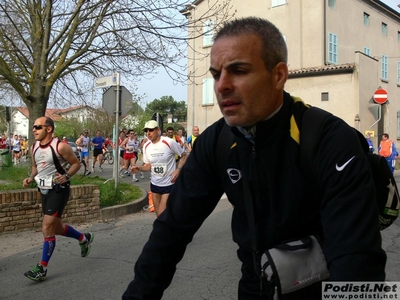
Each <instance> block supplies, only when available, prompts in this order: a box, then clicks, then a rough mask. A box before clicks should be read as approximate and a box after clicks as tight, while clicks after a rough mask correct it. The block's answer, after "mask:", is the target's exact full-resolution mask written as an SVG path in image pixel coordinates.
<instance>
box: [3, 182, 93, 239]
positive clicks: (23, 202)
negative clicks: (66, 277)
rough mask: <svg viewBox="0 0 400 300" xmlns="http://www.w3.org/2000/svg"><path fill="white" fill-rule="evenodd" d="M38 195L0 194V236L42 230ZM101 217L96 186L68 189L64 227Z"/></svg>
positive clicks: (30, 191) (26, 192)
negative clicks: (69, 191) (67, 224)
mask: <svg viewBox="0 0 400 300" xmlns="http://www.w3.org/2000/svg"><path fill="white" fill-rule="evenodd" d="M41 203H42V202H41V193H40V192H39V191H38V190H37V189H24V190H15V191H4V192H0V234H1V233H3V232H11V231H17V230H24V229H37V230H41V225H42V218H43V213H42V204H41ZM99 217H100V189H99V187H98V186H96V185H77V186H71V196H70V199H69V201H68V204H67V206H66V207H65V209H64V213H63V217H62V218H63V221H64V222H65V223H72V224H78V223H84V222H90V221H94V220H98V219H99Z"/></svg>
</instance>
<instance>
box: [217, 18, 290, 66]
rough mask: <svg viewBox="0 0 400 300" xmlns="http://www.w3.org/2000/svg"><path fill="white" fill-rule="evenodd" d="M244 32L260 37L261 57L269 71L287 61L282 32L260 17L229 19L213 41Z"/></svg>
mask: <svg viewBox="0 0 400 300" xmlns="http://www.w3.org/2000/svg"><path fill="white" fill-rule="evenodd" d="M244 34H246V35H247V34H255V35H257V36H258V37H259V38H260V40H261V43H262V45H263V47H262V51H261V57H262V59H263V60H264V64H265V67H266V69H267V70H268V71H269V72H271V71H272V69H273V68H274V67H275V66H276V65H277V64H278V63H280V62H284V63H285V64H286V63H287V56H288V54H287V47H286V42H285V40H284V39H283V36H282V33H281V32H280V31H279V29H278V28H277V27H276V26H275V25H274V24H272V23H271V22H269V21H268V20H265V19H262V18H256V17H247V18H240V19H235V20H233V21H229V22H228V23H226V24H224V25H223V27H222V28H221V29H220V30H219V31H218V32H217V34H216V35H215V37H214V41H217V40H218V39H220V38H223V37H233V36H238V35H244Z"/></svg>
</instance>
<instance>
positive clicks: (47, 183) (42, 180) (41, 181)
mask: <svg viewBox="0 0 400 300" xmlns="http://www.w3.org/2000/svg"><path fill="white" fill-rule="evenodd" d="M35 181H36V184H37V186H38V188H40V189H45V190H46V189H47V190H49V189H52V188H53V175H48V176H39V175H36V176H35Z"/></svg>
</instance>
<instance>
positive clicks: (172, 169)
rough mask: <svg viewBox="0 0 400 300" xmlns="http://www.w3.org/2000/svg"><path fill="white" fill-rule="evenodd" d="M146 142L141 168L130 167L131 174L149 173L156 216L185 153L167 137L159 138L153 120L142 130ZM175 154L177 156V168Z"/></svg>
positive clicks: (159, 133)
mask: <svg viewBox="0 0 400 300" xmlns="http://www.w3.org/2000/svg"><path fill="white" fill-rule="evenodd" d="M143 130H144V132H145V134H146V137H147V138H148V141H147V142H146V143H145V144H144V146H143V163H144V164H143V166H132V167H131V172H132V173H134V174H135V173H138V172H149V171H150V172H151V176H150V179H151V183H150V190H151V192H152V195H153V203H154V209H155V212H156V216H159V215H160V214H161V213H162V212H163V211H164V210H165V208H166V206H167V199H168V196H169V193H170V191H171V189H172V187H173V185H174V183H175V181H176V179H177V178H178V175H179V172H180V170H181V168H182V167H183V166H184V165H185V162H186V158H187V155H186V152H185V151H184V150H183V149H182V148H181V147H180V146H179V144H178V143H176V142H175V141H174V140H173V139H170V138H169V137H164V136H161V132H160V128H159V126H158V123H157V122H156V121H154V120H150V121H148V122H146V124H145V126H144V128H143ZM175 154H177V155H179V156H180V157H181V159H180V160H179V164H178V166H177V165H176V163H175Z"/></svg>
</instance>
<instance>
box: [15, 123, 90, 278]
mask: <svg viewBox="0 0 400 300" xmlns="http://www.w3.org/2000/svg"><path fill="white" fill-rule="evenodd" d="M53 132H54V122H53V120H52V119H50V118H48V117H41V118H38V119H37V120H36V121H35V125H33V135H34V138H35V142H34V144H33V146H32V152H31V153H32V170H31V175H30V177H28V178H25V179H24V181H23V185H24V187H28V186H29V185H30V184H31V183H32V182H33V181H34V180H35V181H36V183H37V185H38V189H39V191H40V192H41V193H42V210H43V214H44V217H43V221H42V232H43V237H44V242H43V248H42V258H41V260H40V262H39V263H38V264H37V265H36V266H34V267H33V268H32V269H31V270H29V271H27V272H25V273H24V275H25V276H26V277H28V278H29V279H31V280H34V281H42V280H45V279H46V275H47V265H48V263H49V260H50V258H51V256H52V254H53V252H54V248H55V247H56V235H63V236H66V237H69V238H74V239H76V240H77V241H78V242H79V245H80V248H81V256H82V257H86V256H88V255H89V253H90V249H91V245H90V244H91V242H92V241H93V238H94V235H93V234H92V233H82V232H79V231H77V230H76V229H74V228H73V227H72V226H69V225H67V224H63V222H62V220H61V216H62V213H63V211H64V208H65V206H66V205H67V202H68V200H69V196H70V186H69V185H70V178H71V177H72V176H73V175H74V174H75V173H76V172H78V171H79V169H80V167H81V165H80V162H79V160H78V158H77V157H76V155H75V153H74V152H73V151H72V148H71V146H70V145H69V144H65V143H61V142H60V141H59V140H58V139H56V138H53V137H52V136H53ZM67 163H69V164H70V165H71V167H70V168H69V170H68V172H66V171H65V169H64V168H63V165H66V164H67Z"/></svg>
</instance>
